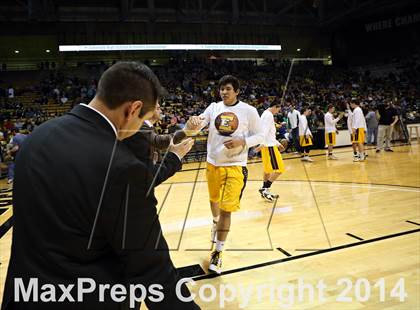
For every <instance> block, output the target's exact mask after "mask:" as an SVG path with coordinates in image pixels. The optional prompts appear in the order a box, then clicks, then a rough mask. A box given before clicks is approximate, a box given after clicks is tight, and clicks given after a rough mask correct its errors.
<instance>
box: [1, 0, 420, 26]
mask: <svg viewBox="0 0 420 310" xmlns="http://www.w3.org/2000/svg"><path fill="white" fill-rule="evenodd" d="M417 2H418V1H416V0H258V1H254V0H210V1H209V0H70V1H64V0H1V1H0V22H19V21H34V22H37V21H38V22H95V21H97V22H149V23H173V22H178V23H207V24H212V23H219V24H224V23H229V24H258V25H272V26H314V27H330V26H334V25H336V24H339V23H342V22H343V21H346V20H348V19H352V18H355V17H361V16H363V15H366V14H372V13H376V12H378V10H379V11H380V10H391V9H395V8H397V7H404V6H406V5H409V4H412V3H417Z"/></svg>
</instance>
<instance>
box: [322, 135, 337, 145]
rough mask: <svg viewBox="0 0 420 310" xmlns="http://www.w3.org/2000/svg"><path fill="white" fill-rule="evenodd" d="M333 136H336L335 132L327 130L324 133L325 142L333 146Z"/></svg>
mask: <svg viewBox="0 0 420 310" xmlns="http://www.w3.org/2000/svg"><path fill="white" fill-rule="evenodd" d="M335 136H336V133H335V132H327V133H326V134H325V144H326V145H332V146H334V145H335Z"/></svg>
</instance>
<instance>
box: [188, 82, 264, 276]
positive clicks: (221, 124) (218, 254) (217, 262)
mask: <svg viewBox="0 0 420 310" xmlns="http://www.w3.org/2000/svg"><path fill="white" fill-rule="evenodd" d="M219 93H220V96H221V97H222V101H220V102H213V103H212V104H210V106H208V107H207V109H206V110H205V111H204V112H203V113H202V114H201V115H200V116H193V117H191V118H190V119H189V120H188V123H187V128H194V127H196V126H197V124H200V127H201V128H204V127H205V126H207V125H209V137H208V141H207V184H208V191H209V196H210V207H211V212H212V214H213V227H212V235H211V240H212V241H213V242H214V240H215V241H216V250H215V251H214V252H212V253H211V259H210V265H209V271H212V272H216V273H220V272H221V266H222V250H223V247H224V243H225V241H226V238H227V235H228V232H229V229H230V222H231V213H232V212H236V211H238V210H239V207H240V199H241V197H242V193H243V190H244V188H245V185H246V180H247V177H248V170H247V168H246V164H247V159H248V149H249V148H250V147H252V146H255V145H258V144H261V143H263V140H264V136H263V132H262V126H261V119H260V117H259V115H258V112H257V110H256V109H255V108H254V107H252V106H250V105H248V104H247V103H245V102H242V101H239V100H238V98H237V97H238V94H239V80H238V79H237V78H236V77H234V76H231V75H225V76H223V77H222V78H221V79H220V81H219Z"/></svg>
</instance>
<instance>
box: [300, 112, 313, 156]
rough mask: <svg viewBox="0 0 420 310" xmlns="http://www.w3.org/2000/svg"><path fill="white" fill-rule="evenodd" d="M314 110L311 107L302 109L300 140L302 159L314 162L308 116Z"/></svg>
mask: <svg viewBox="0 0 420 310" xmlns="http://www.w3.org/2000/svg"><path fill="white" fill-rule="evenodd" d="M311 113H312V110H311V108H309V107H305V108H303V109H302V113H301V114H300V115H299V142H300V147H301V150H302V155H301V157H302V158H301V160H302V161H307V162H313V159H312V158H310V157H309V152H310V149H311V145H313V142H312V132H311V130H310V129H309V125H308V120H307V118H306V117H307V116H309V115H311Z"/></svg>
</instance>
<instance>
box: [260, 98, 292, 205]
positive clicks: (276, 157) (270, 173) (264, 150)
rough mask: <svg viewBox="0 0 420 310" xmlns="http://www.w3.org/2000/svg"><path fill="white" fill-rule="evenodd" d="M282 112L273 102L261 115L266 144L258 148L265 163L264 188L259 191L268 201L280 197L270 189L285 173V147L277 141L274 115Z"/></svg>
mask: <svg viewBox="0 0 420 310" xmlns="http://www.w3.org/2000/svg"><path fill="white" fill-rule="evenodd" d="M279 112H280V105H278V104H277V102H275V101H273V102H272V103H271V105H270V107H269V108H268V109H267V110H265V111H264V112H263V114H262V115H261V121H262V124H263V132H264V144H263V145H261V146H260V147H258V148H257V151H259V150H261V157H262V162H263V169H264V174H263V179H264V182H263V186H262V187H261V188H260V189H259V192H260V194H261V197H263V198H265V199H266V200H268V201H273V200H274V199H275V198H277V197H278V195H276V194H272V193H271V192H270V187H271V185H272V184H273V182H274V181H275V180H276V179H277V178H278V177H279V176H280V175H281V174H282V173H283V172H284V171H285V169H284V163H283V159H282V157H281V154H280V150H283V149H284V148H283V146H282V145H281V144H280V142H279V141H277V139H276V131H277V129H276V124H275V122H274V115H276V114H278V113H279Z"/></svg>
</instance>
